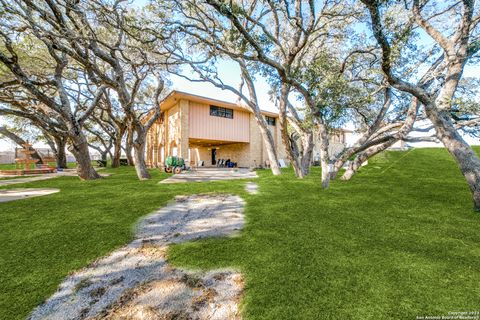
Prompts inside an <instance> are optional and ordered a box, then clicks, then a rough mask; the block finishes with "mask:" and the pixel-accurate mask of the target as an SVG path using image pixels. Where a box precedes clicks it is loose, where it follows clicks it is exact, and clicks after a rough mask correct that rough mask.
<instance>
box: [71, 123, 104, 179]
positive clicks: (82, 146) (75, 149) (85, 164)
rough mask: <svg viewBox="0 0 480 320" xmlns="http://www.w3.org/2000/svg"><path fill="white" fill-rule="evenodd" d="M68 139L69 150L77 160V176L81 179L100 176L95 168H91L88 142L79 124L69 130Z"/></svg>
mask: <svg viewBox="0 0 480 320" xmlns="http://www.w3.org/2000/svg"><path fill="white" fill-rule="evenodd" d="M69 139H70V142H71V145H70V148H69V150H70V152H71V153H72V154H73V156H74V157H75V160H76V161H77V173H78V177H79V178H80V179H81V180H94V179H99V178H101V176H100V175H99V174H98V173H97V172H96V171H95V169H93V166H92V160H91V158H90V151H89V150H88V142H87V139H86V137H85V135H84V134H83V132H82V131H81V130H80V128H79V126H75V127H74V128H72V129H71V130H70V132H69Z"/></svg>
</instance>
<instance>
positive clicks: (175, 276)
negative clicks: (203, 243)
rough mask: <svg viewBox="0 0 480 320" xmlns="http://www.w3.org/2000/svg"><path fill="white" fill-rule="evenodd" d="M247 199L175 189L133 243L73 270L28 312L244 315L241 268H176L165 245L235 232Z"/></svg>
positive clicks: (56, 315)
mask: <svg viewBox="0 0 480 320" xmlns="http://www.w3.org/2000/svg"><path fill="white" fill-rule="evenodd" d="M243 207H244V202H243V200H242V199H241V198H240V197H238V196H232V195H193V196H183V197H177V198H176V200H175V202H174V203H172V204H170V205H168V206H167V207H164V208H162V209H160V210H159V211H157V212H155V213H153V214H151V215H149V216H147V217H145V218H144V219H143V220H142V221H141V222H140V223H139V225H138V228H137V232H136V236H135V240H133V241H132V242H131V243H130V244H128V245H127V246H125V247H123V248H121V249H119V250H116V251H114V252H113V253H111V254H110V255H109V256H107V257H104V258H101V259H99V260H98V261H96V262H94V263H93V264H92V265H90V266H89V267H87V268H85V269H83V270H81V271H79V272H76V273H74V274H72V275H71V276H69V277H68V278H67V279H66V280H65V281H64V282H63V283H62V284H61V285H60V287H59V289H58V291H57V292H56V293H55V294H54V295H52V297H50V298H49V299H48V300H47V301H46V302H45V303H44V304H42V305H40V306H39V307H37V308H36V309H35V310H34V311H33V313H32V314H31V315H30V317H29V319H62V320H65V319H218V320H220V319H222V320H223V319H240V316H239V310H238V302H239V301H240V298H241V294H242V290H243V280H242V276H241V274H239V273H238V272H235V271H232V270H217V271H213V272H208V273H200V272H188V271H184V270H180V269H176V268H173V267H172V266H170V265H169V264H168V262H167V261H166V259H165V252H166V249H167V247H168V245H170V244H172V243H180V242H185V241H191V240H195V239H200V238H206V237H214V236H230V235H233V234H235V233H237V232H238V230H240V229H241V228H242V227H243V224H244V217H243Z"/></svg>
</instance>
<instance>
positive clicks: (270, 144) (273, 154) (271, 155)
mask: <svg viewBox="0 0 480 320" xmlns="http://www.w3.org/2000/svg"><path fill="white" fill-rule="evenodd" d="M256 120H257V124H258V128H259V129H260V133H261V134H262V138H263V141H264V142H265V149H266V150H267V156H268V160H269V161H270V169H271V170H272V173H273V175H274V176H278V175H279V174H281V173H282V172H281V171H280V167H279V165H278V155H277V151H276V150H275V143H274V140H273V136H272V133H271V132H270V130H268V127H266V126H265V124H264V123H263V122H262V121H261V119H258V118H257V119H256Z"/></svg>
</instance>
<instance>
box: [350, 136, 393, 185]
mask: <svg viewBox="0 0 480 320" xmlns="http://www.w3.org/2000/svg"><path fill="white" fill-rule="evenodd" d="M397 141H398V139H395V140H389V141H387V142H384V143H381V144H378V145H375V146H373V147H370V148H368V149H366V150H364V151H363V152H360V153H358V154H357V155H356V156H355V158H354V159H353V160H352V161H350V163H349V164H348V167H347V170H345V172H344V173H343V175H342V177H341V179H342V180H350V179H351V178H352V177H353V176H354V175H355V173H357V171H358V169H360V167H361V166H362V164H363V163H364V162H365V161H367V160H368V159H370V158H371V157H373V156H374V155H376V154H378V153H380V152H382V151H384V150H386V149H388V148H390V147H391V146H392V145H394V144H395V142H397Z"/></svg>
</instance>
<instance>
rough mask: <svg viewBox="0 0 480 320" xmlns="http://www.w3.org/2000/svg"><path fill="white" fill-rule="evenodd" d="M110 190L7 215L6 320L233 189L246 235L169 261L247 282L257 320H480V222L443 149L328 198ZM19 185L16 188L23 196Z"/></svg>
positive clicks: (1, 290)
mask: <svg viewBox="0 0 480 320" xmlns="http://www.w3.org/2000/svg"><path fill="white" fill-rule="evenodd" d="M109 171H110V172H113V173H114V174H113V175H112V176H111V177H109V178H106V179H103V180H101V181H93V182H80V181H78V180H77V179H76V178H70V177H64V178H59V179H53V180H46V181H41V182H35V183H31V184H25V185H17V186H16V187H19V186H22V187H24V186H28V187H33V186H42V187H59V188H61V190H62V191H61V192H60V193H57V194H54V195H50V196H47V197H38V198H31V199H28V200H22V201H17V202H10V203H4V204H0V217H1V218H0V219H1V220H0V243H1V244H2V245H1V246H0V319H21V318H23V317H25V316H26V315H27V314H28V313H29V311H30V310H31V309H32V308H33V307H34V306H35V305H36V304H38V303H40V302H41V301H42V299H44V298H46V297H48V296H49V295H50V294H51V293H52V292H54V291H55V289H56V287H57V286H58V284H59V283H60V281H61V280H62V279H63V278H64V277H65V276H66V275H67V274H68V273H69V272H71V271H73V270H75V269H78V268H80V267H82V266H84V265H86V264H87V263H89V262H91V261H92V260H94V259H95V258H97V257H99V256H101V255H104V254H106V253H108V252H109V251H112V250H113V249H114V248H116V247H119V246H121V245H123V244H125V243H127V242H128V241H129V240H130V238H131V235H132V226H133V225H134V223H135V221H137V219H138V218H140V217H141V216H143V215H145V214H147V213H149V212H151V211H153V210H154V209H155V208H158V207H159V206H162V205H164V204H165V203H166V202H167V201H169V200H170V199H172V197H173V196H174V195H176V194H185V193H198V192H215V191H219V192H221V191H228V192H232V193H237V194H240V195H241V196H242V197H243V198H244V199H245V200H246V203H247V205H246V219H247V224H246V227H245V229H244V230H243V232H242V235H241V236H240V237H236V238H225V239H210V240H201V241H196V242H191V243H187V244H182V245H176V246H174V247H172V248H171V249H170V251H169V259H170V261H171V262H172V263H174V264H175V265H177V266H185V267H190V268H195V269H199V268H201V269H210V268H218V267H229V266H231V267H237V268H240V269H241V270H242V271H243V273H244V274H245V278H246V293H245V296H244V299H243V307H244V316H245V318H247V319H415V317H416V316H417V315H445V314H447V313H448V312H449V311H479V310H480V233H479V232H478V230H479V225H480V215H479V214H478V213H474V212H473V210H472V205H471V200H470V194H469V191H468V188H467V186H466V184H465V182H464V181H463V178H462V176H461V175H460V173H459V171H458V169H457V168H456V166H455V164H454V162H453V160H452V159H451V157H450V156H449V155H448V153H447V152H446V151H445V150H443V149H416V150H413V151H410V152H389V153H386V154H384V155H381V156H379V157H377V158H376V159H374V160H373V161H370V164H369V165H368V166H367V167H365V168H362V170H361V172H360V173H359V174H358V175H357V176H356V177H355V178H354V179H353V180H352V181H349V182H344V181H335V182H333V183H332V187H331V188H330V189H329V190H327V191H324V190H321V189H320V187H319V184H320V183H319V171H318V170H313V173H312V175H311V176H310V177H308V178H307V179H305V180H302V181H300V180H296V179H295V178H294V177H293V174H292V172H291V171H286V172H285V173H286V174H284V175H282V176H281V177H273V176H271V174H270V173H269V172H266V171H262V172H260V175H261V177H260V178H259V179H257V183H258V184H259V185H260V193H259V194H258V195H253V196H251V195H247V194H245V192H244V191H243V186H244V183H245V182H244V181H228V182H214V183H193V184H175V185H165V184H157V182H158V180H160V179H161V178H163V177H165V175H164V174H160V173H158V172H156V171H155V172H153V173H154V179H153V180H151V181H143V182H140V181H137V180H136V178H135V174H134V172H133V170H132V169H131V168H120V169H116V170H111V169H109ZM11 187H13V186H11Z"/></svg>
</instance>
